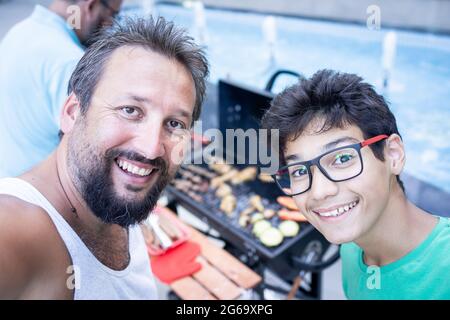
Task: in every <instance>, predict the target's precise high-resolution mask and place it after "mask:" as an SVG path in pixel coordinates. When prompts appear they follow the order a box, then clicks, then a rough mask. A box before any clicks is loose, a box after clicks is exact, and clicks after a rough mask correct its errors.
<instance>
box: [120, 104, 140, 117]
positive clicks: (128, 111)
mask: <svg viewBox="0 0 450 320" xmlns="http://www.w3.org/2000/svg"><path fill="white" fill-rule="evenodd" d="M121 111H122V112H123V113H124V114H125V116H127V117H133V118H136V117H139V115H140V113H139V110H138V109H137V108H135V107H129V106H127V107H123V108H121Z"/></svg>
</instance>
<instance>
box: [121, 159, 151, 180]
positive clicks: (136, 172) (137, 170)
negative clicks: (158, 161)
mask: <svg viewBox="0 0 450 320" xmlns="http://www.w3.org/2000/svg"><path fill="white" fill-rule="evenodd" d="M115 163H116V164H117V167H118V168H119V169H120V171H121V172H122V173H124V174H125V175H126V177H127V182H128V183H131V184H139V185H143V184H147V183H148V182H150V180H152V178H153V177H154V176H156V173H157V172H158V171H159V168H156V167H154V166H152V165H150V164H146V163H142V162H138V161H132V160H129V159H126V158H123V157H118V158H117V159H116V160H115Z"/></svg>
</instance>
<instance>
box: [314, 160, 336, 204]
mask: <svg viewBox="0 0 450 320" xmlns="http://www.w3.org/2000/svg"><path fill="white" fill-rule="evenodd" d="M311 170H312V182H311V190H310V193H311V196H312V197H313V199H314V200H316V201H319V200H324V199H326V198H328V197H331V196H335V195H336V194H337V193H338V186H337V183H336V182H334V181H331V180H330V179H328V178H327V177H326V176H325V175H324V174H323V172H322V171H320V169H319V168H318V167H316V166H314V167H312V168H311Z"/></svg>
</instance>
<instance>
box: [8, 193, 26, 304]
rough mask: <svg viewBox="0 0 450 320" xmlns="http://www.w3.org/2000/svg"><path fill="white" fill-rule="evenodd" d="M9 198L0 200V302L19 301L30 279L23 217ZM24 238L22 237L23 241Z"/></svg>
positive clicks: (13, 201) (18, 208) (14, 202)
mask: <svg viewBox="0 0 450 320" xmlns="http://www.w3.org/2000/svg"><path fill="white" fill-rule="evenodd" d="M19 211H20V207H18V206H17V203H16V201H15V200H14V199H12V197H2V199H1V200H0V299H16V298H19V297H20V296H21V295H22V294H23V292H24V291H25V290H26V288H27V286H28V284H29V283H30V281H31V279H32V277H33V270H32V269H31V267H32V266H31V265H30V264H29V261H27V260H28V254H27V250H26V243H25V241H26V238H27V236H26V235H25V234H24V230H23V229H24V228H23V226H21V223H22V222H23V221H22V220H23V214H22V213H20V212H19ZM24 236H25V237H24Z"/></svg>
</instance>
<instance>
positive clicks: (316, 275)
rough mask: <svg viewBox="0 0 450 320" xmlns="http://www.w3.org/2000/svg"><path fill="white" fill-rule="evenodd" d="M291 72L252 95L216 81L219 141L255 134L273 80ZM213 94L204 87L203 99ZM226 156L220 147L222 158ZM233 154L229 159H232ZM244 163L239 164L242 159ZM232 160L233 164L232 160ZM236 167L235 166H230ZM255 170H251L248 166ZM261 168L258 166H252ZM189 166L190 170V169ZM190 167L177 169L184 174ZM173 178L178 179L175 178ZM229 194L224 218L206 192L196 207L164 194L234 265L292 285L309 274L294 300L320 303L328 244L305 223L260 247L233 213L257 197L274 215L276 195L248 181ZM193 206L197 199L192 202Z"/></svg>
mask: <svg viewBox="0 0 450 320" xmlns="http://www.w3.org/2000/svg"><path fill="white" fill-rule="evenodd" d="M282 73H289V74H292V72H290V71H288V72H284V71H279V72H277V73H276V74H275V75H274V76H273V77H272V78H271V80H270V81H269V84H268V86H267V88H266V90H258V89H254V88H251V87H248V86H244V85H241V84H239V83H236V82H233V81H229V80H221V81H219V84H218V108H219V110H218V118H219V119H217V120H218V121H217V123H218V124H219V128H220V130H221V131H222V132H223V134H224V136H225V130H226V129H229V128H241V129H244V130H247V129H257V128H259V119H260V118H261V116H262V114H263V112H264V110H265V109H266V108H267V107H268V106H269V104H270V100H271V99H272V98H273V94H272V93H271V92H270V89H271V86H272V85H273V83H274V81H275V78H276V77H277V76H278V75H280V74H282ZM214 89H215V88H212V87H209V90H208V93H209V95H211V91H213V90H214ZM230 151H233V150H230V148H229V146H227V145H225V146H224V150H223V154H224V155H226V154H227V153H228V152H230ZM233 154H235V153H233ZM236 156H237V157H241V159H240V161H241V163H242V162H243V164H234V167H235V168H236V169H239V170H242V169H244V168H246V167H248V166H249V165H250V164H249V153H248V149H246V152H245V155H242V154H237V155H236ZM242 158H243V159H244V161H242V160H243V159H242ZM235 160H237V159H236V158H235ZM235 163H236V161H235ZM251 165H253V166H255V164H251ZM256 165H257V166H258V165H259V166H260V165H261V164H260V163H257V164H256ZM190 166H192V165H190ZM190 166H184V167H182V168H183V170H189V167H190ZM196 166H197V167H201V168H203V169H208V165H206V164H201V165H196ZM177 178H180V174H178V176H177ZM232 192H233V194H234V196H236V198H237V204H236V208H235V209H234V211H233V213H232V214H229V215H227V214H225V213H224V212H222V211H221V210H220V209H219V206H220V199H219V198H218V197H217V196H216V195H215V190H213V189H212V188H209V189H208V190H207V191H206V192H200V193H199V194H198V196H199V197H201V201H195V200H194V199H193V197H192V196H191V195H189V194H188V193H186V192H185V190H180V189H177V188H176V187H174V186H173V185H170V186H168V187H167V188H166V193H167V196H168V199H169V207H171V209H173V210H174V211H176V204H179V205H181V206H183V207H184V208H186V209H188V210H189V211H190V212H192V213H193V214H194V215H196V216H197V217H199V218H200V219H201V220H202V221H203V222H205V223H206V224H207V225H209V226H210V227H211V228H213V229H215V230H217V231H218V232H219V233H220V238H221V240H224V241H225V242H226V248H227V249H228V250H229V251H230V252H231V253H234V254H235V255H236V256H238V257H239V258H240V260H241V261H242V262H244V263H246V264H247V265H249V266H250V267H252V268H253V269H255V270H257V271H259V272H260V273H261V274H263V272H264V270H265V268H269V269H270V270H272V271H273V272H275V273H276V274H277V275H278V276H279V277H280V278H281V279H283V280H284V281H286V282H288V283H294V282H295V279H296V278H297V277H298V276H299V274H300V273H301V274H302V275H304V274H305V272H311V275H312V277H311V280H310V283H309V288H308V289H305V288H300V290H298V291H297V294H296V296H297V297H299V298H320V293H321V292H320V291H321V290H320V286H321V272H322V270H323V269H324V268H326V267H327V266H329V265H331V264H332V263H334V262H335V261H336V260H337V259H338V258H339V253H338V252H336V253H335V254H333V255H332V257H331V258H329V259H327V261H322V259H323V256H324V254H325V252H326V251H327V249H329V247H330V243H329V242H327V241H326V239H325V238H324V237H323V236H322V235H321V234H320V233H319V232H318V231H317V230H316V229H315V228H314V227H313V226H312V225H310V224H309V223H306V222H305V223H301V225H300V231H299V233H298V234H297V235H296V236H294V237H290V238H284V240H283V242H282V243H281V244H280V245H278V246H276V247H266V246H265V245H264V244H263V243H261V241H260V240H259V239H258V238H257V237H256V236H255V235H254V234H253V233H252V230H251V227H250V226H247V227H242V226H241V225H240V224H239V221H238V219H239V212H242V211H243V210H244V209H245V208H246V207H247V205H248V203H249V198H250V197H251V196H252V195H259V196H261V198H262V202H263V205H264V207H265V208H268V209H274V210H276V211H277V210H279V209H280V208H281V206H280V205H279V204H278V203H277V202H276V198H277V197H278V196H281V195H282V192H281V191H280V190H279V189H278V187H277V186H276V184H275V183H274V182H262V181H260V180H259V179H254V180H252V181H248V182H245V183H242V184H238V185H232ZM197 200H199V199H197ZM270 222H271V223H272V225H274V226H276V225H278V224H279V223H280V218H279V217H278V216H277V215H275V216H274V217H272V218H271V219H270ZM265 288H270V289H273V290H276V291H280V292H285V291H284V290H281V289H280V288H278V287H273V286H269V285H265ZM259 289H260V290H259V293H260V294H261V295H263V293H262V292H263V290H261V289H264V287H260V288H259Z"/></svg>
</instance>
